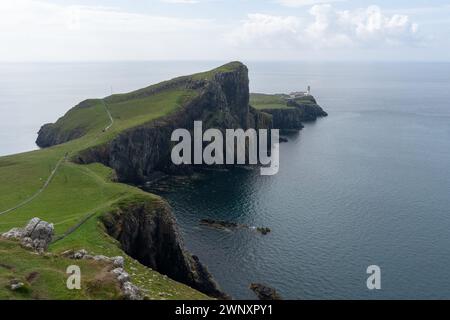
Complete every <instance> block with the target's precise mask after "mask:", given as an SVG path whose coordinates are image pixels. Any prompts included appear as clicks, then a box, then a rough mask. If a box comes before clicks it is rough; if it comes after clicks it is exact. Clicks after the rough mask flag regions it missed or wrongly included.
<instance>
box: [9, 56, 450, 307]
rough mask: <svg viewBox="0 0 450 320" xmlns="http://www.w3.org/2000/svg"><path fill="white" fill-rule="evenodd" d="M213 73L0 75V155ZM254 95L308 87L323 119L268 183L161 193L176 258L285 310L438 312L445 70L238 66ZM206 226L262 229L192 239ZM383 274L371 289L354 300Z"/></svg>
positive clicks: (445, 161) (448, 243) (445, 223)
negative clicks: (268, 292) (378, 305)
mask: <svg viewBox="0 0 450 320" xmlns="http://www.w3.org/2000/svg"><path fill="white" fill-rule="evenodd" d="M217 64H218V63H215V62H196V63H190V62H189V63H188V62H177V63H172V62H157V63H156V62H142V63H91V64H15V65H0V115H1V118H0V124H1V127H0V154H9V153H14V152H19V151H25V150H29V149H32V148H33V147H34V145H33V141H34V139H35V132H36V131H37V129H38V128H39V126H40V124H42V123H44V122H49V121H54V120H56V118H57V117H58V116H61V115H62V114H64V112H65V111H66V110H67V109H68V108H69V107H71V106H73V105H74V104H76V103H77V102H79V101H80V100H83V99H84V98H91V97H101V96H106V95H108V94H109V93H110V91H111V86H112V88H113V92H123V91H128V90H131V89H135V88H139V87H143V86H146V85H148V84H151V83H153V82H156V81H160V80H163V79H167V78H170V77H173V76H176V75H181V74H185V73H191V72H195V71H199V70H204V69H208V68H210V67H213V66H215V65H217ZM247 65H248V66H249V68H250V79H251V90H252V91H253V92H268V93H274V92H289V91H293V90H301V89H304V88H305V87H306V86H307V85H311V87H312V93H313V94H314V95H315V97H316V98H317V100H318V102H319V104H320V105H321V106H322V107H323V108H324V109H325V110H326V111H327V112H328V113H329V117H327V118H323V119H320V120H318V121H316V122H314V123H309V124H306V126H305V128H304V129H303V130H302V131H301V132H300V133H298V134H294V135H291V136H289V137H288V139H289V142H287V143H283V144H281V147H280V172H279V173H278V174H277V175H275V176H260V175H259V171H248V170H233V171H229V172H212V173H210V174H209V175H207V176H199V177H196V178H194V179H190V180H183V181H179V182H176V183H173V185H172V190H171V191H170V192H164V193H163V194H164V196H165V197H166V198H167V199H168V200H169V202H170V203H171V205H172V207H173V208H174V211H175V214H176V217H177V220H178V222H179V225H180V228H181V230H182V233H183V236H184V239H185V243H186V246H187V247H188V248H189V250H190V251H192V253H194V254H196V255H198V256H199V257H200V259H201V261H203V262H204V263H205V264H206V265H207V266H208V268H209V270H210V271H211V272H212V274H213V275H214V277H215V278H216V279H217V281H218V282H219V284H220V285H221V287H222V288H223V289H224V290H225V291H226V292H228V293H229V294H231V295H232V296H233V297H235V298H249V299H253V298H254V295H253V293H252V292H251V291H250V290H249V289H248V285H249V284H250V283H251V282H262V283H266V284H267V285H270V286H272V287H274V288H276V289H277V290H278V291H279V293H280V294H281V295H282V296H283V297H284V298H290V299H325V298H331V299H344V298H355V299H360V298H364V299H380V298H394V299H403V298H450V265H449V264H450V168H449V167H450V64H446V63H307V62H304V63H302V62H299V63H275V62H271V63H268V62H266V63H264V62H258V63H251V62H250V63H247ZM202 218H212V219H217V220H227V221H233V222H238V223H245V224H248V225H251V226H267V227H270V228H271V230H272V232H271V233H270V234H269V235H266V236H262V235H260V234H257V233H256V232H253V231H251V230H245V229H244V230H238V231H222V230H215V229H210V228H207V227H202V226H200V225H199V220H200V219H202ZM372 264H375V265H378V266H380V268H381V284H382V289H381V290H376V291H370V290H368V289H367V287H366V279H367V276H368V275H367V274H366V268H367V266H369V265H372Z"/></svg>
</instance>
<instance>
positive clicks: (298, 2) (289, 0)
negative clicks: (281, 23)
mask: <svg viewBox="0 0 450 320" xmlns="http://www.w3.org/2000/svg"><path fill="white" fill-rule="evenodd" d="M342 1H347V0H277V2H278V3H279V4H281V5H283V6H285V7H292V8H297V7H304V6H311V5H315V4H322V3H332V2H342Z"/></svg>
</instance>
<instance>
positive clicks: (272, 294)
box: [250, 283, 281, 300]
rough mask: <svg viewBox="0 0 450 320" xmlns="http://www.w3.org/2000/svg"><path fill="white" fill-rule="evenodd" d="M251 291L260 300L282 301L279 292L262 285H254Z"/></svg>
mask: <svg viewBox="0 0 450 320" xmlns="http://www.w3.org/2000/svg"><path fill="white" fill-rule="evenodd" d="M250 290H252V291H253V292H254V293H255V294H256V296H257V297H258V299H259V300H281V297H280V295H279V294H278V293H277V290H275V289H274V288H271V287H269V286H266V285H264V284H261V283H252V284H251V285H250Z"/></svg>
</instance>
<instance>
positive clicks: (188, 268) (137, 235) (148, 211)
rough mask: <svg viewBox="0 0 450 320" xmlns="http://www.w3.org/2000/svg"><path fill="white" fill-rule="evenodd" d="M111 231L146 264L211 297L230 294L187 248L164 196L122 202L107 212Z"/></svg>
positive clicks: (104, 217)
mask: <svg viewBox="0 0 450 320" xmlns="http://www.w3.org/2000/svg"><path fill="white" fill-rule="evenodd" d="M102 219H103V223H104V225H105V227H106V230H107V232H108V233H109V234H110V235H111V236H112V237H114V238H115V239H117V240H118V241H119V242H120V244H121V246H122V249H123V250H124V251H125V252H126V253H127V254H128V255H130V256H131V257H133V258H135V259H136V260H138V261H139V262H141V263H142V264H144V265H146V266H148V267H150V268H152V269H154V270H156V271H158V272H159V273H162V274H165V275H167V276H168V277H170V278H171V279H174V280H176V281H178V282H181V283H184V284H186V285H189V286H191V287H192V288H194V289H197V290H199V291H200V292H203V293H205V294H207V295H209V296H211V297H215V298H220V299H226V298H229V297H228V296H227V295H226V294H225V293H223V292H222V291H221V290H220V289H219V287H218V285H217V284H216V282H215V281H214V280H213V278H212V276H211V274H210V273H209V272H208V270H207V269H206V267H205V266H203V265H202V264H201V263H200V261H199V259H198V258H197V257H196V256H192V255H191V254H190V253H188V252H187V251H185V250H184V246H183V242H182V239H181V236H180V234H179V231H178V228H177V226H176V221H175V219H174V217H173V215H172V213H171V209H170V207H169V206H168V205H167V203H166V202H165V201H163V200H158V199H156V200H153V201H148V200H146V199H136V200H135V201H134V202H131V203H129V202H127V203H121V204H119V205H118V207H117V208H116V209H115V210H113V211H111V212H109V213H108V214H106V215H104V216H103V218H102Z"/></svg>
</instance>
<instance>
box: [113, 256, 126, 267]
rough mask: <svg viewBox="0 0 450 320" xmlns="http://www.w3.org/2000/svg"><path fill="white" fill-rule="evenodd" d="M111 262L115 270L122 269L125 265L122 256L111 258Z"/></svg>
mask: <svg viewBox="0 0 450 320" xmlns="http://www.w3.org/2000/svg"><path fill="white" fill-rule="evenodd" d="M111 260H112V261H113V265H114V267H116V268H123V267H124V265H125V259H124V258H123V257H122V256H117V257H112V258H111Z"/></svg>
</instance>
